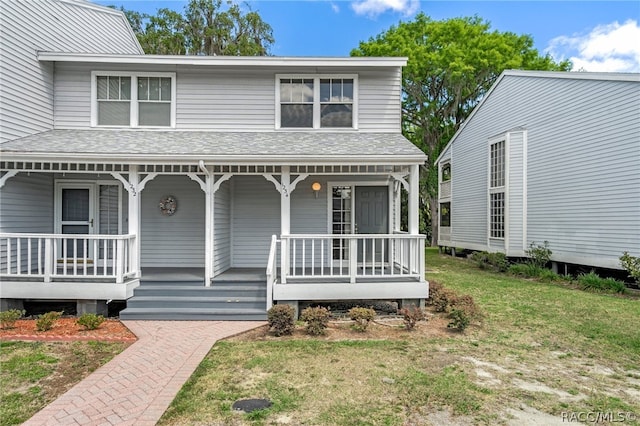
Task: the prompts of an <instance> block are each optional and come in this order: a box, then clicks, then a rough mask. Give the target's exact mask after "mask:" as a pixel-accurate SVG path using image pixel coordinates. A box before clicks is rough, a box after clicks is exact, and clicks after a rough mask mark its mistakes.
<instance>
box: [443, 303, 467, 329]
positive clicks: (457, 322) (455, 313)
mask: <svg viewBox="0 0 640 426" xmlns="http://www.w3.org/2000/svg"><path fill="white" fill-rule="evenodd" d="M449 319H450V320H451V321H450V322H449V324H447V327H449V328H455V329H457V330H460V331H464V330H465V329H466V328H467V327H468V326H469V324H471V317H470V316H469V314H468V312H467V311H465V310H464V309H462V308H453V309H452V310H451V312H449Z"/></svg>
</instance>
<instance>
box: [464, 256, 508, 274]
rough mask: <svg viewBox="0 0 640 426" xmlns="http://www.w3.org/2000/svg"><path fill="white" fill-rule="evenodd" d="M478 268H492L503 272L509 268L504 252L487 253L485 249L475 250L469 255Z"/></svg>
mask: <svg viewBox="0 0 640 426" xmlns="http://www.w3.org/2000/svg"><path fill="white" fill-rule="evenodd" d="M469 258H470V259H471V260H472V261H473V262H475V263H476V265H477V266H478V267H479V268H480V269H492V270H495V271H498V272H504V271H506V270H507V269H508V268H509V261H508V260H507V256H506V255H505V254H504V253H489V252H486V251H476V252H474V253H472V254H471V256H469Z"/></svg>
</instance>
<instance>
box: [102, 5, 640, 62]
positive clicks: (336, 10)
mask: <svg viewBox="0 0 640 426" xmlns="http://www.w3.org/2000/svg"><path fill="white" fill-rule="evenodd" d="M92 1H93V2H95V3H98V4H102V5H116V6H123V7H124V8H125V9H129V10H136V11H138V12H145V13H151V14H155V12H156V10H157V9H158V8H162V7H164V8H168V9H172V10H175V11H180V12H182V11H183V9H184V6H185V5H186V3H187V1H175V0H172V1H169V0H165V1H162V0H160V1H157V0H156V1H144V0H143V1H140V0H136V1H134V0H92ZM246 3H247V4H248V5H249V7H250V8H251V9H252V10H254V11H257V12H258V13H259V14H260V16H261V17H262V19H263V20H264V21H265V22H267V23H268V24H269V25H271V27H272V28H273V34H274V38H275V40H276V42H275V44H274V45H273V46H272V47H271V54H273V55H275V56H349V52H350V51H351V50H352V49H354V48H356V47H358V44H359V43H360V42H361V41H367V40H368V39H369V38H371V37H375V36H376V35H378V34H380V33H383V32H385V31H387V30H388V29H389V28H390V27H391V26H393V25H397V24H398V23H399V22H400V21H410V20H412V18H414V17H415V15H416V14H417V13H419V12H423V13H425V14H426V15H428V16H430V17H431V18H432V19H434V20H444V19H449V18H454V17H464V16H479V17H480V18H482V19H484V20H485V21H488V22H489V23H490V25H491V29H492V30H498V31H501V32H506V31H509V32H513V33H516V34H519V35H520V34H528V35H530V36H531V37H532V38H533V41H534V45H535V47H536V48H537V49H538V51H539V52H541V53H543V54H544V53H549V54H550V55H551V56H552V57H553V58H554V59H555V60H557V61H560V60H564V59H569V60H571V61H572V63H573V70H575V71H578V70H581V71H592V72H605V71H606V72H640V0H623V1H616V0H613V1H589V0H588V1H578V0H570V1H550V0H547V1H545V0H535V1H518V0H502V1H481V0H476V1H462V0H460V1H458V0H448V1H445V0H430V1H420V0H351V1H348V0H342V1H340V0H289V1H282V0H280V1H277V0H249V1H247V2H246Z"/></svg>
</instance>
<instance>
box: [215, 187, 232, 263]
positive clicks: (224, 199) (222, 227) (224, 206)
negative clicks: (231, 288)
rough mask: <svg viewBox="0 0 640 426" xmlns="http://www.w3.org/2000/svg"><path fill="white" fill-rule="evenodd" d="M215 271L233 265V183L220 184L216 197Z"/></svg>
mask: <svg viewBox="0 0 640 426" xmlns="http://www.w3.org/2000/svg"><path fill="white" fill-rule="evenodd" d="M214 203H215V206H214V246H213V271H214V275H217V274H220V273H222V272H224V271H225V270H227V269H229V268H230V267H231V183H230V182H229V181H226V182H224V183H223V184H222V185H220V188H219V189H218V191H217V192H216V193H215V198H214Z"/></svg>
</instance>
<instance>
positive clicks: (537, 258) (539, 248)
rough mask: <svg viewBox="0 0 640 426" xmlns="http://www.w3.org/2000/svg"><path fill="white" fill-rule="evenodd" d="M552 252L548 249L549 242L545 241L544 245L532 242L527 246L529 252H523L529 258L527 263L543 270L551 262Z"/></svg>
mask: <svg viewBox="0 0 640 426" xmlns="http://www.w3.org/2000/svg"><path fill="white" fill-rule="evenodd" d="M552 253H553V252H552V251H551V249H549V241H545V242H544V245H540V244H536V242H535V241H532V242H531V244H529V250H525V254H526V255H527V256H528V257H529V262H528V263H531V264H533V265H536V266H538V267H540V268H544V267H545V266H546V265H547V263H549V261H550V260H551V254H552Z"/></svg>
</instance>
